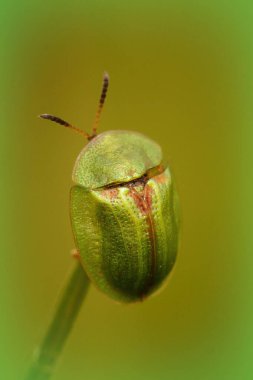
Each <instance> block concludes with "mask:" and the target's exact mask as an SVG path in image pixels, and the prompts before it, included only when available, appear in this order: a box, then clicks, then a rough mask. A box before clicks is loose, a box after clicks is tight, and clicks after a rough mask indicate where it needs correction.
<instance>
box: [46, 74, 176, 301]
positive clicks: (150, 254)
mask: <svg viewBox="0 0 253 380" xmlns="http://www.w3.org/2000/svg"><path fill="white" fill-rule="evenodd" d="M108 85H109V76H108V74H107V73H105V74H104V78H103V88H102V94H101V97H100V102H99V107H98V111H97V114H96V118H95V123H94V126H93V130H92V134H91V135H88V134H87V133H85V132H84V131H82V130H80V129H78V128H76V127H74V126H73V125H71V124H69V123H68V122H66V121H64V120H62V119H60V118H58V117H56V116H52V115H48V114H43V115H40V117H42V118H44V119H49V120H51V121H54V122H56V123H59V124H61V125H63V126H65V127H68V128H71V129H73V130H75V131H76V132H78V133H80V134H82V135H83V136H84V137H85V138H87V139H88V141H89V142H88V144H87V145H86V146H85V147H84V148H83V150H82V151H81V153H80V154H79V156H78V158H77V160H76V163H75V166H74V169H73V175H72V179H73V181H74V183H75V185H74V186H73V187H72V188H71V191H70V213H71V224H72V229H73V235H74V240H75V244H76V248H77V250H78V252H79V255H80V261H81V264H82V265H83V268H84V270H85V271H86V273H87V275H88V277H89V278H90V280H91V281H92V282H93V284H95V286H97V287H98V288H99V289H100V290H101V291H102V292H104V293H105V294H107V295H108V296H110V297H111V298H113V299H115V300H116V301H120V302H134V301H138V300H143V299H144V298H146V297H147V296H149V295H151V294H152V293H154V292H155V291H156V290H158V289H159V288H160V287H161V285H162V284H163V283H164V280H165V279H166V278H167V276H168V274H169V273H170V272H171V270H172V268H173V266H174V263H175V260H176V255H177V248H178V233H179V212H178V198H177V193H176V190H175V185H174V180H173V177H172V175H171V172H170V169H169V167H168V165H167V164H166V163H165V162H164V160H163V156H162V151H161V148H160V146H159V145H158V144H157V143H156V142H154V141H153V140H151V139H149V138H148V137H146V136H144V135H142V134H140V133H137V132H132V131H124V130H113V131H107V132H103V133H101V134H98V135H97V125H98V122H99V119H100V114H101V111H102V108H103V104H104V101H105V98H106V93H107V88H108Z"/></svg>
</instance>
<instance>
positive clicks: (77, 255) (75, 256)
mask: <svg viewBox="0 0 253 380" xmlns="http://www.w3.org/2000/svg"><path fill="white" fill-rule="evenodd" d="M70 254H71V256H72V257H73V259H75V260H78V261H80V259H81V256H80V252H79V251H78V249H76V248H73V249H71V251H70Z"/></svg>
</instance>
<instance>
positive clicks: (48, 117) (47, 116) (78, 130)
mask: <svg viewBox="0 0 253 380" xmlns="http://www.w3.org/2000/svg"><path fill="white" fill-rule="evenodd" d="M39 117H41V118H42V119H47V120H51V121H54V122H55V123H58V124H60V125H63V126H64V127H67V128H71V129H73V130H74V131H75V132H77V133H79V134H80V135H82V136H84V137H85V138H86V139H90V136H89V135H88V133H86V132H84V131H83V130H82V129H79V128H76V127H74V126H73V125H71V124H69V123H68V122H67V121H65V120H62V119H60V118H59V117H57V116H53V115H48V114H47V113H44V114H42V115H39Z"/></svg>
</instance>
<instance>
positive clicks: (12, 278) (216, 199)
mask: <svg viewBox="0 0 253 380" xmlns="http://www.w3.org/2000/svg"><path fill="white" fill-rule="evenodd" d="M252 11H253V6H252V2H251V1H239V0H238V1H225V0H219V1H218V0H212V1H210V0H209V1H193V0H190V1H165V0H163V1H161V0H158V1H156V2H155V1H152V2H151V1H127V2H126V1H125V2H124V1H122V2H120V1H112V0H110V1H107V2H105V1H94V0H93V1H91V0H90V1H77V0H72V1H71V2H68V1H47V0H44V1H33V2H32V1H23V2H21V1H17V0H14V1H8V2H7V1H5V2H4V1H1V4H0V25H1V26H0V28H1V30H0V32H1V33H0V42H1V50H0V54H1V59H0V68H1V79H0V81H1V86H0V94H1V102H0V107H1V108H2V110H1V113H0V114H1V141H0V144H1V164H2V165H1V166H2V173H1V176H2V180H1V189H0V191H1V201H2V202H1V204H2V205H1V215H2V218H1V261H0V263H1V277H0V286H1V288H0V293H1V309H0V330H1V331H0V333H1V339H0V350H1V356H0V361H1V363H0V371H1V372H0V375H1V376H0V378H1V379H5V380H8V379H10V380H15V379H22V377H23V375H24V373H25V372H26V369H27V368H28V366H29V363H30V358H31V353H32V351H33V348H34V347H35V346H36V344H37V343H38V342H39V341H40V339H41V337H42V336H43V333H44V329H45V327H46V325H47V322H48V318H49V316H50V313H51V310H52V307H53V305H54V302H55V299H56V297H57V294H58V290H59V288H60V287H61V284H62V282H63V280H64V277H65V276H66V273H67V272H68V271H69V267H70V266H71V258H70V254H69V252H70V250H71V248H73V238H72V234H71V228H70V221H69V208H68V207H69V205H68V202H69V189H70V186H71V171H72V167H73V164H74V162H75V159H76V157H77V155H78V153H79V151H80V150H81V149H82V147H83V145H84V141H83V139H82V137H80V136H78V135H76V134H74V133H71V131H69V130H67V129H64V128H61V127H60V126H57V125H54V124H52V123H51V124H50V123H49V122H46V121H43V120H40V119H37V118H36V116H37V115H38V114H40V113H44V112H47V113H52V114H55V115H57V116H60V117H63V118H65V119H66V120H68V121H70V122H72V123H74V124H75V125H77V126H79V127H81V128H85V129H86V130H87V131H89V130H90V127H91V125H92V122H93V118H94V115H95V111H96V108H97V103H98V98H99V94H100V89H101V80H102V74H103V72H104V70H107V71H108V72H109V74H110V78H111V83H110V88H109V93H108V99H107V101H106V107H105V109H104V112H103V116H102V120H101V124H100V131H105V130H109V129H118V128H121V129H131V130H138V131H140V132H142V133H144V134H146V135H148V136H149V137H151V138H153V139H155V140H156V141H157V142H159V143H160V144H161V146H162V148H163V151H164V155H165V156H166V157H167V158H168V160H169V162H170V164H171V167H172V169H173V172H174V174H175V178H176V182H177V187H178V192H179V196H180V201H181V212H182V231H181V244H180V252H179V257H178V262H177V266H176V268H175V271H174V272H173V275H172V276H171V279H170V281H169V284H168V286H167V287H166V289H165V290H164V291H163V292H162V293H161V294H159V295H157V296H156V297H154V298H151V299H150V300H147V301H145V302H144V303H142V304H134V305H130V306H124V305H123V306H121V305H117V304H115V303H114V302H113V301H111V300H109V299H107V298H106V297H105V296H103V295H102V294H100V293H99V292H98V291H97V290H96V289H94V288H93V287H92V289H91V290H90V292H89V294H88V297H87V300H86V303H85V305H84V307H83V308H82V310H81V313H80V315H79V317H78V320H77V323H76V325H75V327H74V329H73V332H72V334H71V336H70V339H69V340H68V342H67V345H66V347H65V349H64V352H63V355H62V358H61V360H60V362H59V364H58V367H57V371H56V373H55V376H54V379H55V380H69V379H75V380H81V379H91V380H93V379H94V380H102V379H103V380H104V379H110V380H111V379H112V380H114V379H117V380H127V379H131V380H144V379H145V380H146V379H147V380H149V379H158V380H165V379H173V380H181V379H183V380H184V379H185V380H189V379H194V380H195V379H201V380H211V379H212V380H213V379H215V380H218V379H229V380H234V379H252V378H253V366H252V355H253V349H252V341H253V328H252V317H253V304H252V294H253V292H252V277H253V276H252V271H251V267H252V265H253V259H252V252H253V249H252V245H253V244H252V243H253V237H252V236H253V234H252V226H253V221H252V215H251V212H250V210H251V207H252V199H251V198H252V197H251V194H252V187H253V186H252V185H253V176H252V163H253V162H252V161H253V153H252V144H251V142H252V138H253V132H252V130H253V127H252V122H253V115H252V111H251V108H252V105H251V103H252V100H253V93H252V88H253V81H252V67H253V24H252V19H253V12H252Z"/></svg>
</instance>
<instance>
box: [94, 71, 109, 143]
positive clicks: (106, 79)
mask: <svg viewBox="0 0 253 380" xmlns="http://www.w3.org/2000/svg"><path fill="white" fill-rule="evenodd" d="M108 86H109V75H108V73H107V72H105V73H104V76H103V87H102V92H101V96H100V100H99V105H98V110H97V113H96V116H95V121H94V124H93V128H92V136H91V138H93V137H95V136H96V134H97V127H98V123H99V120H100V115H101V112H102V109H103V105H104V102H105V98H106V94H107V90H108Z"/></svg>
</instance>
